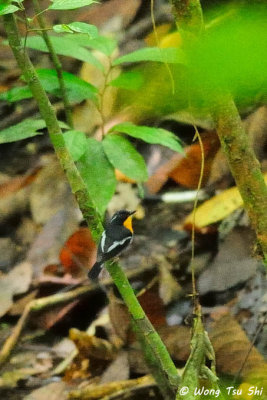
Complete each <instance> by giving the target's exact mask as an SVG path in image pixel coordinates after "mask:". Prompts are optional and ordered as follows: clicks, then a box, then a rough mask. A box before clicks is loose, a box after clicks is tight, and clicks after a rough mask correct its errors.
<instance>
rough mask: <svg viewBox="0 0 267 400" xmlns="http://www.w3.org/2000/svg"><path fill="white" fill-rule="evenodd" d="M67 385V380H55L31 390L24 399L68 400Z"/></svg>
mask: <svg viewBox="0 0 267 400" xmlns="http://www.w3.org/2000/svg"><path fill="white" fill-rule="evenodd" d="M66 388H67V385H66V383H65V382H63V381H60V382H53V383H50V384H49V385H46V386H43V387H41V388H38V389H36V390H34V391H33V392H31V393H30V394H29V395H27V396H26V397H24V399H23V400H47V399H49V400H67V399H68V394H67V390H66Z"/></svg>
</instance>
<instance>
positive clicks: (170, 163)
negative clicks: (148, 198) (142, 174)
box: [146, 132, 219, 193]
mask: <svg viewBox="0 0 267 400" xmlns="http://www.w3.org/2000/svg"><path fill="white" fill-rule="evenodd" d="M201 138H202V142H203V147H204V154H205V164H204V175H203V182H202V183H203V185H205V183H206V182H207V180H208V177H209V173H210V168H211V165H212V161H213V159H214V157H215V154H216V152H217V150H218V148H219V139H218V137H217V135H216V134H215V133H214V132H206V133H204V134H202V135H201ZM184 151H185V156H183V155H182V154H177V153H175V152H172V153H171V154H173V155H172V156H170V155H169V157H168V159H167V161H166V160H165V161H164V160H161V162H160V163H159V166H158V168H157V169H156V171H155V172H153V173H152V175H151V176H150V177H149V179H148V181H147V182H146V187H147V189H148V191H149V192H150V193H157V192H158V191H159V190H160V189H161V188H162V186H163V185H164V184H165V183H166V182H167V180H168V179H169V178H171V179H173V180H174V181H175V182H177V183H179V184H180V185H183V186H185V187H188V188H193V189H195V188H197V186H198V182H199V176H200V170H201V159H202V154H201V149H200V145H199V143H193V144H192V145H190V146H187V147H186V148H185V149H184ZM167 154H168V153H167ZM155 156H156V154H155V155H154V157H155ZM159 157H160V155H158V158H159Z"/></svg>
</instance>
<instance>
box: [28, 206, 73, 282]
mask: <svg viewBox="0 0 267 400" xmlns="http://www.w3.org/2000/svg"><path fill="white" fill-rule="evenodd" d="M63 204H64V203H63ZM79 221H80V214H78V213H77V211H76V208H75V207H74V206H73V204H70V203H67V204H64V207H63V208H61V209H60V210H59V211H58V212H57V214H56V215H53V216H52V217H51V218H50V220H48V222H47V223H46V224H45V225H44V227H43V228H42V230H41V232H40V233H39V234H38V235H37V237H36V239H35V240H34V242H33V243H32V245H31V247H30V249H29V251H28V254H27V260H28V261H30V262H31V263H32V265H33V266H34V272H33V275H34V278H39V277H40V276H41V275H42V273H43V269H44V267H45V266H47V265H49V264H58V263H59V253H60V251H61V249H62V246H63V244H64V242H65V241H66V240H67V238H68V237H69V236H70V235H71V234H72V233H73V232H74V231H75V230H76V229H77V226H78V223H79Z"/></svg>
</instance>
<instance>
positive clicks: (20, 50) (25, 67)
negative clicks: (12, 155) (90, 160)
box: [3, 14, 103, 241]
mask: <svg viewBox="0 0 267 400" xmlns="http://www.w3.org/2000/svg"><path fill="white" fill-rule="evenodd" d="M3 19H4V25H5V30H6V32H7V36H8V41H9V44H10V47H11V49H12V51H13V53H14V56H15V58H16V60H17V63H18V66H19V67H20V69H21V71H22V73H23V75H24V78H25V80H26V82H27V84H28V86H29V88H30V90H31V92H32V94H33V97H34V98H35V100H36V102H37V104H38V106H39V110H40V113H41V116H42V118H43V119H44V120H45V122H46V126H47V130H48V133H49V136H50V139H51V142H52V144H53V146H54V148H55V152H56V154H57V156H58V159H59V161H60V164H61V166H62V168H63V170H64V171H65V173H66V176H67V178H68V181H69V183H70V186H71V189H72V192H73V193H74V195H75V196H76V199H77V202H78V204H79V207H80V209H81V211H82V213H83V216H84V218H85V220H86V222H87V223H88V225H89V227H90V230H91V232H92V235H93V238H94V240H95V241H97V240H98V239H99V238H100V235H101V233H102V230H103V227H102V224H101V219H100V216H99V215H98V213H97V211H96V208H95V205H94V203H93V201H92V199H91V198H90V197H89V195H88V191H87V188H86V185H85V183H84V181H83V180H82V178H81V175H80V174H79V171H78V169H77V167H76V165H75V163H74V162H73V160H72V158H71V156H70V154H69V152H68V150H67V148H66V146H65V142H64V137H63V134H62V132H61V129H60V126H59V124H58V120H57V117H56V114H55V111H54V109H53V107H52V105H51V103H50V101H49V99H48V97H47V95H46V93H45V91H44V89H43V87H42V85H41V83H40V81H39V78H38V75H37V74H36V71H35V69H34V67H33V65H32V63H31V60H30V59H29V56H28V53H27V52H26V51H25V49H24V47H23V45H22V42H21V39H20V34H19V32H18V28H17V24H16V21H15V17H14V15H13V14H7V15H4V17H3Z"/></svg>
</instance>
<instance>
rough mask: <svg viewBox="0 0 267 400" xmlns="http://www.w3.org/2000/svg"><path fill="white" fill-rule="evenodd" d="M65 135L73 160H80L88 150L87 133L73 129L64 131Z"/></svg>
mask: <svg viewBox="0 0 267 400" xmlns="http://www.w3.org/2000/svg"><path fill="white" fill-rule="evenodd" d="M63 136H64V141H65V144H66V147H67V149H68V150H69V152H70V154H71V156H72V158H73V160H74V161H78V160H79V158H81V156H82V155H83V154H84V153H85V150H86V146H87V139H86V136H85V133H83V132H80V131H75V130H71V131H67V132H64V135H63Z"/></svg>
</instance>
